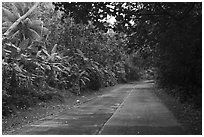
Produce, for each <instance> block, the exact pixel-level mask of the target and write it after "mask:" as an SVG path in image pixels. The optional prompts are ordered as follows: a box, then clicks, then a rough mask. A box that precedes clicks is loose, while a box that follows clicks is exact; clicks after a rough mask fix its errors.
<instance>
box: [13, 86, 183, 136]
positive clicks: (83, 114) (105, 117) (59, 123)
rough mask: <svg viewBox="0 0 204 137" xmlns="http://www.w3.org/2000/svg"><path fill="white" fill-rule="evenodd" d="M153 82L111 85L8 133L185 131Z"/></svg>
mask: <svg viewBox="0 0 204 137" xmlns="http://www.w3.org/2000/svg"><path fill="white" fill-rule="evenodd" d="M153 90H154V84H153V83H150V82H140V83H134V84H124V85H119V86H115V88H114V89H113V90H111V91H110V92H109V93H106V94H103V95H100V96H97V97H96V98H94V99H93V100H90V101H88V102H86V103H83V104H81V105H76V106H74V107H73V108H71V109H69V110H66V111H64V112H62V113H60V114H58V115H56V116H52V117H46V118H44V119H41V120H39V121H37V122H35V123H33V124H30V125H27V126H25V127H23V128H21V129H19V130H16V131H14V132H13V133H12V134H34V135H56V134H57V135H83V134H88V135H94V134H102V135H138V134H139V135H179V134H185V130H184V128H183V127H182V126H181V124H180V123H178V122H177V120H176V118H175V117H174V116H173V114H172V112H170V111H169V110H168V108H167V107H166V106H165V105H164V104H163V103H162V102H161V101H160V100H159V99H158V98H157V97H156V96H155V95H154V93H153Z"/></svg>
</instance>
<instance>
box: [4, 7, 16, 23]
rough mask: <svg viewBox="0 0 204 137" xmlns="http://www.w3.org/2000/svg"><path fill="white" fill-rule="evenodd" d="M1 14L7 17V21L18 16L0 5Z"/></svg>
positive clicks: (14, 19)
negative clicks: (0, 7) (0, 8)
mask: <svg viewBox="0 0 204 137" xmlns="http://www.w3.org/2000/svg"><path fill="white" fill-rule="evenodd" d="M2 15H3V16H6V18H7V19H8V21H10V22H15V21H16V20H17V19H18V18H17V17H16V16H15V15H14V14H13V13H12V12H11V11H9V10H8V9H6V8H4V7H2Z"/></svg>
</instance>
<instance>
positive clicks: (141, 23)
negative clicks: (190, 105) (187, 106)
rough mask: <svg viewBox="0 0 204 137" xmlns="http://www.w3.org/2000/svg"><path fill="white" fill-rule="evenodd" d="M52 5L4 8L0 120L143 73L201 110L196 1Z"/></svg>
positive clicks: (199, 30)
mask: <svg viewBox="0 0 204 137" xmlns="http://www.w3.org/2000/svg"><path fill="white" fill-rule="evenodd" d="M53 4H54V5H52V4H51V3H32V2H30V3H18V2H17V3H3V9H2V15H3V18H2V21H3V22H2V33H3V36H2V85H3V86H2V88H3V89H2V92H3V94H2V96H3V115H7V114H9V113H13V112H15V109H19V108H25V109H26V108H27V107H29V106H32V105H36V103H37V102H39V101H47V100H50V99H52V98H62V97H61V95H60V94H59V92H73V93H75V94H76V95H80V94H81V93H82V92H85V91H86V90H98V89H99V88H101V87H105V86H112V85H115V84H116V83H118V82H126V81H128V80H138V79H139V78H140V77H141V76H142V77H143V78H150V79H151V78H153V77H154V78H156V79H157V82H158V83H159V84H160V85H162V86H164V87H170V88H173V89H177V90H171V93H173V94H176V95H177V96H179V97H180V98H181V99H182V100H189V99H190V100H191V101H193V102H194V103H196V104H198V105H201V97H202V96H201V94H202V93H201V91H202V84H201V83H202V77H201V74H202V66H201V64H202V51H201V50H202V4H201V3H188V2H183V3H139V2H136V3H133V2H132V3H129V2H123V3H121V2H111V3H86V2H85V3H79V2H78V3H63V2H58V3H53ZM54 9H55V10H54ZM111 16H112V17H114V18H115V20H116V22H115V23H114V24H111V23H109V22H108V21H107V19H108V18H109V17H111ZM107 30H108V31H107ZM113 30H114V31H113ZM175 91H176V92H175Z"/></svg>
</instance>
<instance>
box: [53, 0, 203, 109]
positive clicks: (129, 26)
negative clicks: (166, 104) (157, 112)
mask: <svg viewBox="0 0 204 137" xmlns="http://www.w3.org/2000/svg"><path fill="white" fill-rule="evenodd" d="M54 4H55V6H56V9H59V10H61V11H64V13H65V15H64V16H63V18H66V15H68V14H69V15H71V16H73V17H74V18H77V19H81V22H84V23H85V22H87V20H92V21H93V22H94V23H95V24H96V26H98V27H99V28H102V29H104V28H107V27H112V28H113V29H114V30H115V31H116V32H124V33H125V34H126V35H127V39H128V41H127V44H126V47H125V49H126V51H127V52H128V53H131V52H132V53H133V54H138V53H139V55H140V56H141V57H140V58H142V60H145V61H144V62H145V63H143V67H145V68H146V69H151V70H154V71H155V72H156V75H157V81H158V82H159V84H160V85H162V86H164V87H170V88H173V89H177V90H172V91H171V93H172V94H177V95H178V96H179V97H180V98H181V99H182V100H191V101H193V102H194V103H196V104H198V105H200V106H201V102H202V101H201V97H202V96H201V94H202V93H201V92H202V89H201V88H202V84H201V83H202V75H201V74H202V3H195V2H194V3H193V2H179V3H174V2H172V3H168V2H167V3H166V2H165V3H163V2H159V3H156V2H155V3H144V2H131V3H130V2H112V3H86V2H85V3H63V2H57V3H54ZM75 9H77V11H76V10H75ZM79 11H80V12H83V14H85V15H83V16H88V17H89V18H80V15H81V14H77V13H80V12H79ZM107 15H109V16H111V15H112V16H113V17H115V19H116V22H115V24H114V25H112V26H111V25H110V24H107V23H104V20H103V19H105V18H107V17H108V16H107ZM79 22H80V21H79ZM101 24H102V26H103V27H101ZM174 91H176V92H174Z"/></svg>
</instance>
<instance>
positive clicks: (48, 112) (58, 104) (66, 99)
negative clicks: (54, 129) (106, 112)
mask: <svg viewBox="0 0 204 137" xmlns="http://www.w3.org/2000/svg"><path fill="white" fill-rule="evenodd" d="M117 86H120V84H118V85H115V86H112V87H105V88H101V89H99V90H98V91H93V90H87V91H85V92H82V93H81V95H80V96H76V95H75V94H73V93H71V92H69V91H63V92H61V91H58V92H57V94H58V95H59V96H58V97H54V98H51V99H49V100H46V101H45V102H38V103H37V104H36V105H35V106H32V107H29V108H26V109H17V110H16V112H15V113H14V114H12V115H9V116H6V117H3V118H2V134H3V135H6V134H10V133H12V132H13V131H15V130H18V129H20V128H22V127H24V126H25V125H27V124H31V123H33V122H35V121H37V120H40V119H43V118H45V117H48V116H49V117H54V116H55V115H57V114H58V113H60V112H63V111H67V110H69V109H70V111H71V108H72V107H73V106H75V105H80V104H83V103H85V102H87V101H90V100H92V99H95V98H97V96H98V95H102V94H105V93H108V92H110V91H111V90H112V89H114V88H115V87H117Z"/></svg>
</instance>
